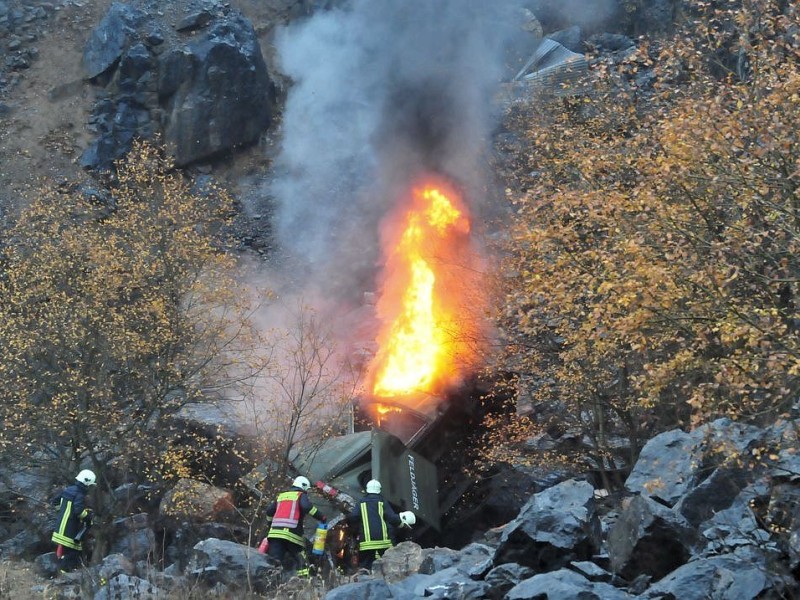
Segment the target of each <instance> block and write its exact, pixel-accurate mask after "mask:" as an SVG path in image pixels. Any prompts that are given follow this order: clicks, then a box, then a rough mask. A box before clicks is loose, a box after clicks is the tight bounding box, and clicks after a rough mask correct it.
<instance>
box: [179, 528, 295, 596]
mask: <svg viewBox="0 0 800 600" xmlns="http://www.w3.org/2000/svg"><path fill="white" fill-rule="evenodd" d="M186 571H187V573H190V574H192V575H194V576H196V577H198V578H199V579H201V580H202V581H203V582H204V583H205V584H206V585H209V586H213V585H215V584H217V583H221V584H223V585H225V586H227V587H229V588H231V589H237V590H243V589H248V588H249V587H252V589H253V590H255V591H257V592H263V591H264V590H265V589H266V588H267V587H269V586H270V585H271V584H274V583H275V580H276V578H277V577H278V575H279V573H280V565H279V564H278V562H277V561H276V560H275V559H273V558H270V557H269V556H267V555H266V554H261V553H259V552H258V550H256V549H255V548H251V547H250V546H244V545H242V544H237V543H235V542H228V541H224V540H218V539H216V538H210V539H207V540H204V541H202V542H200V543H199V544H197V545H196V546H195V547H194V553H193V554H192V557H191V559H190V560H189V564H188V566H187V568H186Z"/></svg>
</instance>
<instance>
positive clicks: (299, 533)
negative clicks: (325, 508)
mask: <svg viewBox="0 0 800 600" xmlns="http://www.w3.org/2000/svg"><path fill="white" fill-rule="evenodd" d="M306 515H308V516H310V517H314V518H315V519H317V520H318V521H321V520H322V518H323V517H322V515H321V514H320V512H319V510H317V507H316V506H314V505H313V504H312V503H311V500H310V499H309V497H308V494H306V493H305V492H304V491H303V490H301V489H300V488H298V487H291V488H289V490H287V491H285V492H282V493H281V494H278V497H277V498H276V499H275V501H274V502H273V503H272V504H270V505H269V506H268V507H267V522H268V523H269V525H270V528H269V533H267V537H268V538H269V539H275V538H277V539H282V540H286V541H289V542H292V543H293V544H297V545H299V546H303V547H304V548H305V545H306V541H305V538H304V537H303V519H304V518H305V517H306Z"/></svg>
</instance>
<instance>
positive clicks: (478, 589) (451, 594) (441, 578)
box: [416, 567, 491, 600]
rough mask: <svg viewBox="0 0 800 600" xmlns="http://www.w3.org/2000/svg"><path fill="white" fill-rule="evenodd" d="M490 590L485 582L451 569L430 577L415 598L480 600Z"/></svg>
mask: <svg viewBox="0 0 800 600" xmlns="http://www.w3.org/2000/svg"><path fill="white" fill-rule="evenodd" d="M490 588H491V586H490V585H489V584H488V583H486V582H485V581H474V580H473V579H470V578H469V577H468V576H467V575H466V574H465V573H463V572H462V571H460V570H458V569H457V568H455V567H452V568H450V569H445V570H444V571H439V572H438V573H436V574H434V575H432V576H431V578H430V580H429V581H428V582H427V584H426V585H425V586H424V589H422V590H420V589H419V588H417V594H416V596H417V597H420V596H424V597H426V598H441V599H442V600H445V599H447V600H449V599H450V598H459V599H461V600H480V599H481V598H486V595H487V593H488V591H489V589H490ZM420 592H421V593H420Z"/></svg>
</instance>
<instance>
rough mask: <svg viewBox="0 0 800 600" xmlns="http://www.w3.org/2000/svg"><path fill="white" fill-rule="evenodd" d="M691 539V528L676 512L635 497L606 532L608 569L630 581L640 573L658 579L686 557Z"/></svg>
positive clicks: (646, 499) (685, 560)
mask: <svg viewBox="0 0 800 600" xmlns="http://www.w3.org/2000/svg"><path fill="white" fill-rule="evenodd" d="M693 542H694V530H693V529H692V528H691V527H690V526H689V523H687V522H686V521H685V520H684V519H683V518H681V516H680V515H679V514H675V513H674V512H673V511H671V510H670V509H668V508H666V507H664V506H662V505H661V504H658V503H657V502H655V501H654V500H651V499H649V498H647V497H645V496H636V497H634V498H632V499H631V500H630V502H628V504H627V506H626V507H625V508H624V509H623V511H622V513H621V515H620V517H619V519H618V520H617V521H616V522H615V523H614V524H613V525H612V526H611V529H610V530H609V532H608V552H609V554H610V556H611V568H612V569H613V571H614V572H615V573H619V574H620V575H622V576H623V577H625V578H626V579H629V580H632V579H634V578H635V577H636V576H637V575H639V574H641V573H644V574H647V575H650V576H652V577H653V578H656V579H658V578H660V577H663V576H664V575H666V574H667V573H669V572H671V571H673V570H674V569H677V568H678V567H680V566H681V565H683V564H685V563H686V562H687V561H688V560H689V558H690V556H691V548H692V544H693Z"/></svg>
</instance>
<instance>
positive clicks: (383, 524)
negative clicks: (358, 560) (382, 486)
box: [347, 494, 402, 550]
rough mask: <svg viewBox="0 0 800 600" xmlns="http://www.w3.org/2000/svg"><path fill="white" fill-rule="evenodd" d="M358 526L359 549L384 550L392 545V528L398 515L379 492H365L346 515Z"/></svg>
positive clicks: (395, 524)
mask: <svg viewBox="0 0 800 600" xmlns="http://www.w3.org/2000/svg"><path fill="white" fill-rule="evenodd" d="M347 521H348V523H350V524H352V525H357V526H358V528H359V535H360V537H359V540H360V541H359V544H358V549H359V550H385V549H386V548H391V547H392V546H393V545H394V528H395V527H399V526H400V524H401V523H402V521H401V520H400V516H399V515H398V514H397V513H396V512H395V511H394V509H393V508H392V507H391V506H390V505H389V503H388V502H386V501H385V500H384V499H383V497H382V496H381V495H380V494H367V495H366V496H364V497H363V498H362V499H361V501H360V502H359V503H358V504H357V505H356V507H355V508H354V509H353V511H352V512H351V513H350V514H349V515H348V517H347Z"/></svg>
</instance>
